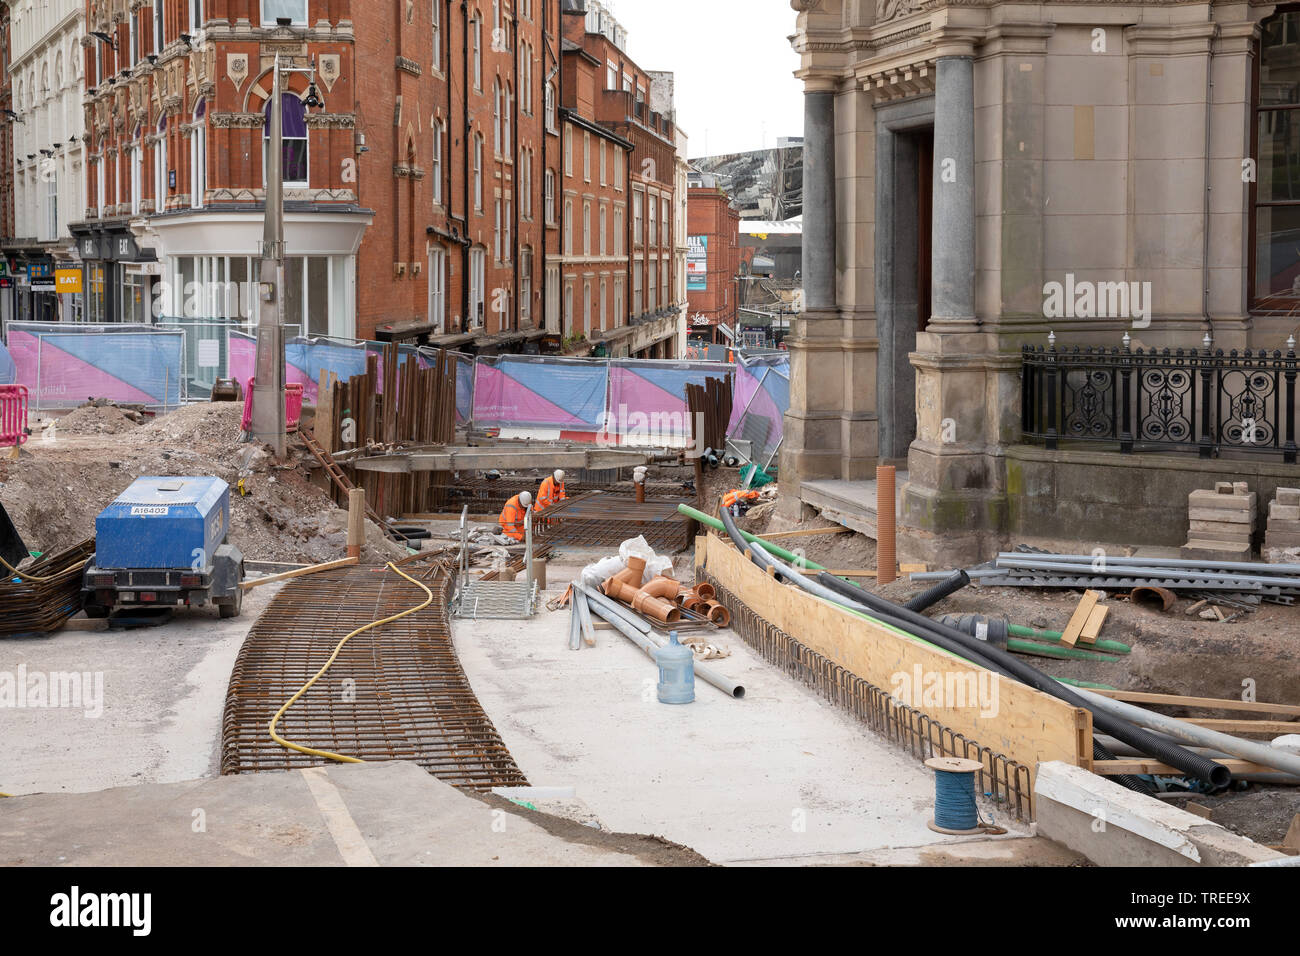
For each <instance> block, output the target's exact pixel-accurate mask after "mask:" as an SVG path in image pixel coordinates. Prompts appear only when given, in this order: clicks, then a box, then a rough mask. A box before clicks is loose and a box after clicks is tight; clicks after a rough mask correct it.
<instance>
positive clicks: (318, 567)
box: [239, 558, 357, 591]
mask: <svg viewBox="0 0 1300 956" xmlns="http://www.w3.org/2000/svg"><path fill="white" fill-rule="evenodd" d="M356 563H357V559H356V558H340V559H339V560H337V561H326V562H325V563H324V564H313V565H312V566H311V567H307V568H299V569H298V570H297V571H285V572H284V573H283V574H272V575H271V576H270V577H265V578H257V579H256V580H254V581H242V582H240V585H239V586H240V587H241V588H243V589H244V590H245V591H247V590H248V589H249V588H257V587H261V586H262V585H263V584H271V583H272V582H274V581H284V580H286V579H288V578H297V577H301V576H302V575H304V574H315V573H316V572H317V571H329V570H330V569H332V568H345V567H347V566H348V565H350V564H356Z"/></svg>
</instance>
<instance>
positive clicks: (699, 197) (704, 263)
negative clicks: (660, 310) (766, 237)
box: [686, 173, 742, 344]
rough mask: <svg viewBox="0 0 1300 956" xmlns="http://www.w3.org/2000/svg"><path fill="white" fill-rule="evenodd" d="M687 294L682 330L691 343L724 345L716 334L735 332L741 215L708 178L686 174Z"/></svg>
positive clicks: (696, 174) (721, 337)
mask: <svg viewBox="0 0 1300 956" xmlns="http://www.w3.org/2000/svg"><path fill="white" fill-rule="evenodd" d="M686 216H687V224H686V228H687V232H688V234H689V239H688V241H689V244H690V248H689V251H688V252H687V254H686V295H687V299H688V300H689V315H690V318H689V326H688V329H687V331H688V332H689V333H690V335H691V337H692V338H694V339H695V340H697V341H699V340H703V341H705V342H712V343H719V344H726V343H728V342H730V339H728V338H726V337H725V336H723V335H722V334H721V333H720V332H719V331H718V326H719V325H720V324H726V325H727V326H728V327H730V328H731V329H732V330H733V331H734V330H735V328H736V318H737V314H738V313H737V307H738V305H739V303H738V301H737V290H736V276H737V275H738V274H739V272H740V262H741V258H742V250H741V247H740V212H739V210H738V209H736V207H735V206H734V205H733V204H732V202H731V199H730V198H729V197H728V196H727V194H726V193H725V192H723V190H722V189H720V188H719V187H717V186H716V185H714V183H713V178H712V177H711V176H701V175H700V174H698V173H693V174H692V175H691V187H690V190H689V192H688V194H687V213H686Z"/></svg>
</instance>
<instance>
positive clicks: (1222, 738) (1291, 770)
mask: <svg viewBox="0 0 1300 956" xmlns="http://www.w3.org/2000/svg"><path fill="white" fill-rule="evenodd" d="M1074 692H1075V693H1076V694H1078V695H1079V696H1080V697H1082V698H1084V699H1085V700H1087V701H1088V703H1089V704H1091V705H1092V709H1093V710H1100V711H1102V712H1103V713H1107V714H1110V715H1111V716H1112V717H1118V718H1119V719H1121V720H1127V721H1129V722H1130V723H1134V724H1137V725H1138V726H1139V727H1146V728H1147V729H1148V730H1156V731H1159V732H1160V733H1162V734H1165V735H1166V736H1169V737H1173V738H1174V739H1175V740H1180V741H1182V742H1184V743H1189V744H1196V745H1197V746H1200V747H1207V748H1209V749H1211V750H1219V751H1222V752H1223V753H1227V754H1232V755H1233V756H1234V757H1240V758H1241V759H1243V760H1252V761H1254V762H1255V763H1257V764H1262V765H1264V766H1265V767H1272V768H1273V769H1274V770H1280V771H1282V772H1283V773H1288V774H1291V775H1292V776H1296V777H1300V756H1296V755H1295V754H1289V753H1287V752H1286V751H1284V750H1278V749H1277V748H1275V747H1270V746H1268V745H1267V744H1260V743H1256V742H1255V741H1253V740H1243V739H1241V738H1240V737H1233V736H1231V735H1230V734H1224V733H1220V732H1219V731H1217V730H1206V729H1205V728H1204V727H1197V726H1196V725H1195V724H1189V723H1186V722H1185V721H1181V720H1175V719H1174V718H1172V717H1166V716H1164V715H1163V714H1157V713H1153V712H1152V711H1149V710H1146V709H1145V708H1142V707H1135V706H1133V705H1132V704H1126V703H1125V702H1124V701H1122V700H1111V699H1110V698H1109V697H1103V696H1101V695H1100V694H1094V693H1093V692H1092V691H1090V690H1085V689H1084V688H1082V687H1077V688H1075V691H1074ZM1234 776H1235V774H1234Z"/></svg>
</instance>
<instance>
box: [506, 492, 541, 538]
mask: <svg viewBox="0 0 1300 956" xmlns="http://www.w3.org/2000/svg"><path fill="white" fill-rule="evenodd" d="M532 503H533V496H532V495H531V494H529V493H528V492H526V491H521V492H519V494H517V495H515V496H514V497H513V498H511V499H510V500H509V501H507V502H506V506H505V507H504V508H502V509H501V518H500V521H501V533H502V534H504V535H505V536H506V537H507V538H514V539H515V540H516V541H523V540H524V528H525V524H524V522H525V520H526V517H527V515H528V506H529V505H531V504H532Z"/></svg>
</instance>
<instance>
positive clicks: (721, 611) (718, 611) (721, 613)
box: [705, 601, 731, 627]
mask: <svg viewBox="0 0 1300 956" xmlns="http://www.w3.org/2000/svg"><path fill="white" fill-rule="evenodd" d="M705 613H706V615H707V617H708V619H709V620H710V621H712V622H713V623H714V624H716V625H718V627H726V626H727V625H728V624H730V623H731V612H730V611H728V610H727V609H726V608H725V607H723V606H722V605H721V604H719V603H718V602H717V601H710V602H709V603H708V605H707V608H706V611H705Z"/></svg>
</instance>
